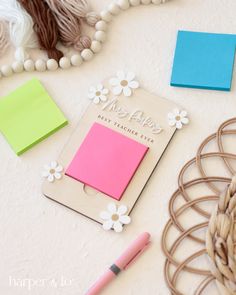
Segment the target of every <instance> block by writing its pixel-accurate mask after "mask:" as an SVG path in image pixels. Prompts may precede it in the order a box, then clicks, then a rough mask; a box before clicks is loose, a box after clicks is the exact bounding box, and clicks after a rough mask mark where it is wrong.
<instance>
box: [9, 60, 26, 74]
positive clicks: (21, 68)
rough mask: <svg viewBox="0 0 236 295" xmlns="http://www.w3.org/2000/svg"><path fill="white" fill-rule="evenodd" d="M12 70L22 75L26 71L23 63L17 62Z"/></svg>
mask: <svg viewBox="0 0 236 295" xmlns="http://www.w3.org/2000/svg"><path fill="white" fill-rule="evenodd" d="M12 69H13V72H14V73H22V72H23V71H24V65H23V63H22V62H21V61H15V62H13V64H12Z"/></svg>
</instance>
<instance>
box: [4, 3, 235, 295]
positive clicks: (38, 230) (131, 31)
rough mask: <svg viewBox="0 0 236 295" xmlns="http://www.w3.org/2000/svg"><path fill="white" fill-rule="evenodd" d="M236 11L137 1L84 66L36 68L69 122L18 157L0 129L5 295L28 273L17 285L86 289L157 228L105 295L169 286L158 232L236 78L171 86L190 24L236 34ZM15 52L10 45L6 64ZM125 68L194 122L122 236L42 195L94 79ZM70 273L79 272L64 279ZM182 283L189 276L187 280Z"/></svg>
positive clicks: (53, 290)
mask: <svg viewBox="0 0 236 295" xmlns="http://www.w3.org/2000/svg"><path fill="white" fill-rule="evenodd" d="M106 3H107V1H105V0H100V1H98V0H96V1H94V6H95V7H96V8H97V9H98V10H100V9H102V8H103V7H105V5H106ZM235 11H236V2H235V1H234V0H204V1H202V0H172V1H171V2H170V3H167V4H165V5H163V6H161V7H155V6H152V7H149V6H147V7H137V8H132V9H130V10H128V11H127V12H123V13H122V14H121V15H119V16H117V18H116V19H115V20H114V21H113V23H112V24H111V25H110V30H109V33H108V41H107V43H106V44H105V46H104V49H103V51H102V53H100V54H99V55H98V56H97V57H96V59H94V60H92V61H91V62H89V63H87V64H85V65H83V66H82V67H81V68H80V69H72V70H69V71H63V72H62V71H58V72H56V73H54V74H52V73H42V74H36V73H35V74H34V76H36V77H39V78H40V80H41V81H42V82H43V83H44V85H45V86H46V88H47V89H48V91H49V92H50V94H51V95H52V96H53V98H54V99H55V101H56V102H57V103H58V105H59V106H60V107H61V108H62V110H63V111H64V113H65V114H66V116H67V117H68V119H69V120H70V125H69V126H68V127H65V128H64V129H63V130H61V131H60V132H58V133H57V134H55V135H54V136H52V137H50V138H49V139H47V140H46V141H44V142H43V143H41V144H39V145H38V146H36V147H35V148H34V149H32V150H31V151H29V152H27V153H26V154H25V155H23V156H22V157H20V158H17V157H16V156H15V155H14V154H13V152H12V151H11V149H10V148H9V146H8V144H7V143H6V142H5V140H4V139H3V138H2V137H0V164H1V169H0V236H1V239H0V253H1V263H0V293H1V294H4V295H12V294H14V295H23V294H24V295H25V294H28V293H30V292H28V291H27V281H25V283H26V287H20V286H18V287H17V286H14V285H15V284H16V283H18V285H19V284H20V283H21V284H22V283H23V281H22V279H28V278H29V279H32V280H36V281H34V282H35V283H37V286H32V290H31V294H34V295H40V294H44V295H50V294H55V295H60V294H67V295H72V294H79V295H82V294H84V292H85V290H86V289H87V287H88V286H89V285H90V284H91V283H92V282H93V281H94V280H95V279H96V278H97V276H98V275H99V274H100V273H101V272H102V271H103V270H104V269H105V268H106V267H107V266H109V265H110V263H111V262H112V261H113V259H114V258H115V257H116V256H117V255H118V254H119V253H120V252H121V251H122V250H123V248H124V247H125V246H126V245H127V244H128V243H129V242H130V241H131V240H132V239H133V238H135V237H136V235H137V234H138V233H140V232H142V231H149V232H150V233H151V234H152V237H153V245H152V247H151V248H150V249H149V251H147V252H146V253H145V254H144V255H143V256H142V257H141V258H140V259H139V261H138V262H137V264H135V265H133V266H132V268H130V269H129V270H128V271H127V272H126V273H124V274H123V275H121V276H120V277H119V278H118V279H117V280H116V282H114V284H112V285H111V286H110V287H109V288H108V289H107V290H106V291H105V292H104V295H109V294H113V295H118V294H125V295H131V294H140V295H165V294H169V292H168V290H167V289H166V286H165V282H164V278H163V262H164V256H163V255H162V253H161V249H160V237H161V231H162V228H163V226H164V224H165V223H166V220H167V218H168V211H167V210H168V200H169V197H170V195H171V193H172V192H173V191H174V189H175V188H176V181H177V179H176V178H177V175H178V172H179V169H180V168H181V167H182V165H183V164H184V163H185V162H186V161H187V160H188V159H189V158H190V157H192V156H193V155H194V154H195V152H196V148H197V147H198V146H199V143H200V142H201V141H202V140H203V139H204V138H205V137H206V136H207V135H208V134H210V133H212V132H214V131H215V130H216V128H217V126H218V125H219V124H220V123H221V122H223V121H224V120H225V119H228V118H230V117H232V116H235V109H236V101H235V91H236V88H235V79H236V77H234V82H233V87H232V91H231V92H229V93H226V92H217V91H206V90H205V91H204V90H193V89H181V88H172V87H170V86H169V80H170V74H171V66H172V58H173V52H174V47H175V39H176V32H177V29H189V30H199V31H212V32H222V33H235V28H236V18H235ZM10 60H11V55H10V53H9V55H8V56H6V57H4V59H2V58H1V59H0V63H1V64H4V63H5V62H7V61H10ZM123 68H124V69H129V70H133V71H134V72H135V73H136V74H137V76H138V79H139V81H140V82H141V84H142V86H143V87H144V88H146V89H147V90H148V91H151V92H153V93H155V94H157V95H159V96H162V97H167V98H169V99H171V100H173V101H174V102H176V103H179V104H180V105H182V106H183V107H185V108H186V109H187V110H188V112H189V116H190V118H191V124H190V125H189V126H188V127H187V128H185V129H184V130H183V131H182V132H179V133H178V134H177V136H175V138H174V140H173V142H172V144H171V145H170V147H169V148H168V150H167V153H166V154H165V156H164V157H163V159H162V161H161V163H160V165H159V168H158V169H157V170H156V171H155V173H154V175H153V177H152V179H151V181H150V183H149V186H148V187H147V189H146V190H145V192H144V194H143V197H142V199H141V200H140V202H139V204H138V205H137V207H136V208H135V210H134V212H133V215H132V217H133V222H132V225H130V226H128V227H127V228H126V230H125V232H123V233H122V235H117V234H115V233H113V232H104V231H103V230H102V229H101V228H100V227H99V226H98V225H97V224H95V223H93V222H89V221H88V220H87V219H86V218H84V217H82V216H80V215H78V214H76V213H74V212H72V211H71V210H68V209H66V208H64V207H62V206H60V205H59V204H56V203H54V202H51V201H50V200H48V199H46V198H44V197H43V196H42V194H41V182H42V181H41V178H40V173H41V169H42V166H43V165H44V164H45V163H47V162H49V161H51V160H52V159H54V158H55V157H57V156H58V155H59V152H60V150H61V147H62V146H63V144H64V143H65V142H66V141H67V139H68V138H69V136H70V134H71V132H72V131H73V130H74V128H75V126H76V125H77V123H78V121H79V118H80V116H81V114H82V112H83V111H84V110H85V108H86V106H87V105H88V100H87V98H86V94H87V89H88V87H89V86H90V85H91V84H96V83H98V82H100V80H102V79H103V78H105V77H107V76H110V75H112V74H113V73H114V71H116V70H117V69H123ZM234 72H235V71H234ZM31 76H32V74H21V75H18V76H14V77H12V78H7V79H4V80H1V81H0V95H4V94H7V93H8V92H9V91H11V90H12V89H14V88H15V87H17V86H18V85H20V84H22V83H23V82H25V81H26V80H28V79H29V78H30V77H31ZM17 279H18V281H16V280H17ZM40 279H41V280H43V281H41V282H40V281H39V280H40ZM63 279H67V280H73V281H67V283H68V284H69V286H63V282H61V280H63ZM14 280H15V281H14ZM187 282H188V284H189V287H188V294H192V293H191V292H192V285H191V281H190V280H188V281H187ZM183 283H184V284H185V285H186V281H185V282H183ZM207 294H209V295H213V294H216V290H215V289H213V288H212V289H211V290H208V293H207Z"/></svg>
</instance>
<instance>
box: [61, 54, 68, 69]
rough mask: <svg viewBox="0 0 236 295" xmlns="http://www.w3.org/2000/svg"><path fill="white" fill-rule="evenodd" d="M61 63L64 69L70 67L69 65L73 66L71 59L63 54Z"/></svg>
mask: <svg viewBox="0 0 236 295" xmlns="http://www.w3.org/2000/svg"><path fill="white" fill-rule="evenodd" d="M59 65H60V67H61V68H62V69H69V67H70V66H71V64H70V59H69V58H68V57H65V56H63V57H62V58H61V59H60V60H59Z"/></svg>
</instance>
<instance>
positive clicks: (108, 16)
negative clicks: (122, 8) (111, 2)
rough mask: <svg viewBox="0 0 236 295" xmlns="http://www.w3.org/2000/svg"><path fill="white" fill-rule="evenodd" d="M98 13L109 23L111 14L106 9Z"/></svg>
mask: <svg viewBox="0 0 236 295" xmlns="http://www.w3.org/2000/svg"><path fill="white" fill-rule="evenodd" d="M100 15H101V18H102V20H104V21H105V22H107V23H109V22H110V21H111V20H112V14H111V13H110V12H109V11H107V10H103V11H102V12H101V13H100Z"/></svg>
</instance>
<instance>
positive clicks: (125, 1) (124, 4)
mask: <svg viewBox="0 0 236 295" xmlns="http://www.w3.org/2000/svg"><path fill="white" fill-rule="evenodd" d="M118 5H119V7H120V8H121V9H122V10H126V9H128V8H129V6H130V5H129V0H119V1H118Z"/></svg>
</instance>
